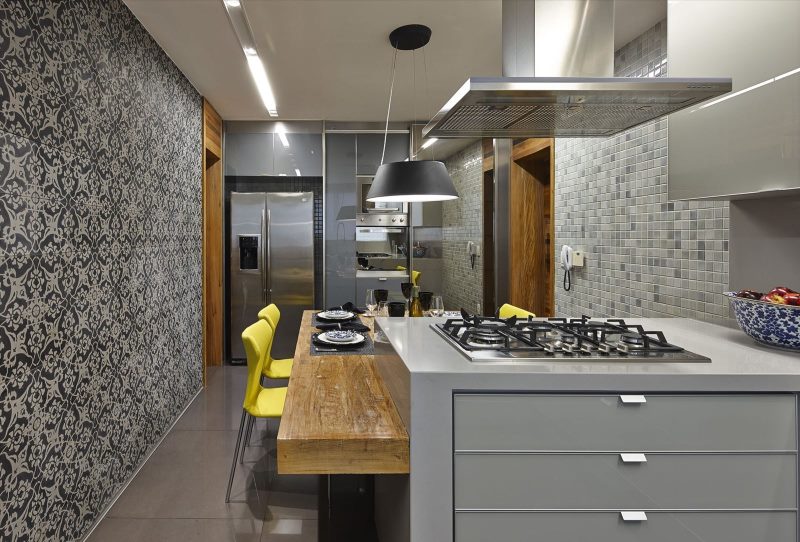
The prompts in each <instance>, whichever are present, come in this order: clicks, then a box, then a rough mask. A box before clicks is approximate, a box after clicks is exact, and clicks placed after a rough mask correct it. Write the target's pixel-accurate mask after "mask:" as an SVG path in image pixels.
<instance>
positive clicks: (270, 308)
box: [258, 303, 281, 331]
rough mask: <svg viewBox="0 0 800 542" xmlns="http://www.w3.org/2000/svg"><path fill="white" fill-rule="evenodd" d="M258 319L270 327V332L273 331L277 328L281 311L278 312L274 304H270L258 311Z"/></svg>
mask: <svg viewBox="0 0 800 542" xmlns="http://www.w3.org/2000/svg"><path fill="white" fill-rule="evenodd" d="M258 317H259V319H261V320H266V321H267V322H268V323H269V325H270V326H272V331H275V330H276V329H277V328H278V322H280V320H281V311H280V310H278V307H277V305H275V303H270V304H269V305H267V306H266V307H264V308H263V309H261V310H260V311H258Z"/></svg>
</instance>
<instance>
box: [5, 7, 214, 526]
mask: <svg viewBox="0 0 800 542" xmlns="http://www.w3.org/2000/svg"><path fill="white" fill-rule="evenodd" d="M201 112H202V104H201V100H200V97H199V95H198V93H197V92H196V91H195V89H194V88H193V87H192V85H191V84H190V83H189V82H188V81H187V80H186V79H185V78H184V77H183V75H182V74H181V73H180V72H179V71H178V69H177V68H176V67H175V66H174V65H173V63H172V62H171V61H170V60H169V58H168V57H167V56H166V54H165V53H164V52H163V51H162V50H161V49H160V48H159V47H158V45H157V44H156V43H155V42H154V41H153V40H152V39H151V37H150V36H149V35H148V34H147V32H146V31H145V30H144V28H142V26H141V25H140V24H139V23H138V22H137V20H136V19H135V17H134V16H133V15H132V14H131V13H130V12H129V11H128V9H127V8H126V7H125V6H124V5H123V4H122V2H121V1H120V0H70V1H57V0H51V1H45V0H25V1H21V0H20V1H15V0H8V1H6V0H4V1H2V2H0V539H2V540H48V541H51V540H73V539H77V538H80V537H81V536H82V535H83V534H85V533H86V531H87V529H88V528H89V527H90V526H91V525H92V523H93V522H94V521H95V519H96V518H97V516H98V514H99V513H100V512H101V511H102V510H103V508H104V507H105V506H106V505H107V504H108V503H109V501H110V499H111V498H112V496H113V495H114V494H115V493H116V492H117V491H118V489H119V488H120V487H121V485H122V484H123V483H124V482H125V481H126V480H127V479H128V478H129V477H130V476H131V474H132V472H133V471H134V470H135V468H136V467H137V466H138V465H139V463H140V462H141V461H142V460H143V458H144V456H145V454H146V453H147V452H148V451H149V450H150V449H151V448H152V446H153V445H154V444H155V443H156V442H157V441H158V439H159V438H160V437H161V436H162V434H163V433H164V431H165V430H166V429H167V428H168V427H169V425H170V424H171V423H172V422H173V420H174V419H175V418H176V416H177V415H178V414H179V413H180V412H181V410H182V409H183V407H184V406H185V405H186V404H187V402H188V401H189V400H190V399H191V398H192V397H193V396H194V394H195V392H196V391H197V390H198V389H199V387H200V386H201V261H200V258H201V194H200V188H201V162H200V158H201Z"/></svg>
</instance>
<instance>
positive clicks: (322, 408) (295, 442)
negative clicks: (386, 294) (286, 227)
mask: <svg viewBox="0 0 800 542" xmlns="http://www.w3.org/2000/svg"><path fill="white" fill-rule="evenodd" d="M315 312H316V311H305V312H304V313H303V320H302V323H301V324H300V333H299V335H298V337H297V348H296V349H295V353H294V365H293V366H292V377H291V379H289V391H288V392H287V394H286V403H285V405H284V408H283V416H282V417H281V423H280V429H279V431H278V473H279V474H400V473H408V471H409V441H408V433H407V432H406V427H405V425H404V424H403V420H402V419H401V418H400V415H399V414H398V413H397V409H396V408H395V405H394V402H393V401H392V397H391V395H390V394H389V391H388V390H387V388H386V385H385V384H384V382H383V379H382V378H381V376H380V374H379V373H378V370H377V368H376V366H375V361H374V356H372V355H347V354H341V353H332V354H331V355H322V356H312V355H311V350H310V344H311V334H312V333H314V332H316V331H318V330H317V329H316V328H315V327H314V326H313V325H312V323H311V322H312V315H313V314H314V313H315ZM362 321H364V323H365V324H367V325H368V326H370V327H372V323H373V322H372V321H373V319H372V318H370V317H364V316H362ZM370 335H372V332H370Z"/></svg>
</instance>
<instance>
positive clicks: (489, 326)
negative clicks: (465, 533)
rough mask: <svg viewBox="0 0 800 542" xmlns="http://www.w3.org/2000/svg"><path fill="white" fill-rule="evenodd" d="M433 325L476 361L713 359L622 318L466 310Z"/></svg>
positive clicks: (690, 360)
mask: <svg viewBox="0 0 800 542" xmlns="http://www.w3.org/2000/svg"><path fill="white" fill-rule="evenodd" d="M431 327H432V328H433V329H434V330H435V331H436V332H437V333H439V334H440V335H441V336H442V337H444V338H445V339H446V340H447V341H448V342H449V343H450V344H452V345H453V346H454V347H455V348H456V349H457V350H458V351H460V352H461V353H462V354H463V355H464V356H466V357H467V358H468V359H469V360H471V361H486V362H490V361H525V360H530V361H547V360H563V361H575V362H582V361H598V362H602V361H606V362H615V363H616V362H631V363H650V362H660V363H684V362H705V363H708V362H710V361H711V360H710V359H709V358H707V357H705V356H701V355H699V354H695V353H694V352H689V351H688V350H685V349H683V348H681V347H680V346H677V345H674V344H671V343H669V342H668V341H667V339H666V337H664V334H663V333H662V332H661V331H649V330H645V329H644V328H643V327H642V326H640V325H634V324H627V323H626V322H625V321H624V320H622V319H617V318H610V319H590V318H589V317H587V316H584V317H582V318H569V319H567V318H548V319H542V318H528V319H521V318H515V317H512V318H507V319H501V318H490V317H483V316H472V315H469V314H467V313H466V312H462V316H461V318H455V319H449V320H447V321H446V322H445V323H443V324H432V325H431Z"/></svg>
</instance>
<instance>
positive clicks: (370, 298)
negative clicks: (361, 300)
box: [366, 289, 378, 316]
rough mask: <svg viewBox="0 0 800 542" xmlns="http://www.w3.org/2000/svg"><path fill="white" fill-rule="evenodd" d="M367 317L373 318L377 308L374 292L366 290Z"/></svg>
mask: <svg viewBox="0 0 800 542" xmlns="http://www.w3.org/2000/svg"><path fill="white" fill-rule="evenodd" d="M366 305H367V311H368V313H367V316H375V307H377V306H378V303H377V302H376V301H375V291H374V290H372V289H370V290H367V301H366Z"/></svg>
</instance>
